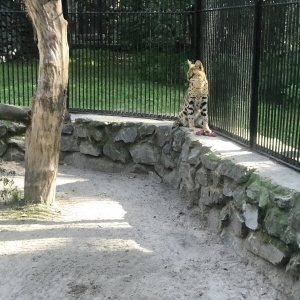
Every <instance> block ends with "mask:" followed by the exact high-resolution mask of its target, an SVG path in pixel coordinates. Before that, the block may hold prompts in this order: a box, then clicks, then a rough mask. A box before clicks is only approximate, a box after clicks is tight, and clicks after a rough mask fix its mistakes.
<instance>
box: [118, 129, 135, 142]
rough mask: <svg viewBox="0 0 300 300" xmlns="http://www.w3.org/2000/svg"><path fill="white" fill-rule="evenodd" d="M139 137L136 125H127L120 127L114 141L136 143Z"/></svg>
mask: <svg viewBox="0 0 300 300" xmlns="http://www.w3.org/2000/svg"><path fill="white" fill-rule="evenodd" d="M136 137H137V129H136V128H135V127H126V128H122V129H120V131H119V132H118V133H117V134H116V136H115V138H114V141H123V142H124V143H126V144H127V143H134V142H135V139H136Z"/></svg>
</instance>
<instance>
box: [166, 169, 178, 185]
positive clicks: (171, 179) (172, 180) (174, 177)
mask: <svg viewBox="0 0 300 300" xmlns="http://www.w3.org/2000/svg"><path fill="white" fill-rule="evenodd" d="M163 182H166V183H168V184H170V185H171V186H172V187H174V188H175V189H176V190H178V189H179V186H180V182H181V178H180V177H179V176H178V170H176V169H174V170H173V171H171V172H169V173H167V174H166V175H165V176H164V177H163Z"/></svg>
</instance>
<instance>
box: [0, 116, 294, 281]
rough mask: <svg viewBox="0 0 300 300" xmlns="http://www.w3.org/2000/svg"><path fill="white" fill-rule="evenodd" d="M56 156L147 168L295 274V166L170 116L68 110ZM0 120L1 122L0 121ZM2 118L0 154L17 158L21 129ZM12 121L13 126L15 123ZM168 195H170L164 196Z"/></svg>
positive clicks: (221, 227)
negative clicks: (197, 131)
mask: <svg viewBox="0 0 300 300" xmlns="http://www.w3.org/2000/svg"><path fill="white" fill-rule="evenodd" d="M72 119H73V120H74V122H73V123H72V124H68V125H65V127H64V129H63V131H62V145H61V163H67V164H73V165H77V166H78V167H87V168H94V169H98V170H101V171H106V172H123V171H125V172H136V173H149V174H150V176H151V178H154V179H155V181H157V182H165V183H167V184H170V185H171V186H173V187H174V188H176V189H179V190H180V192H181V193H182V194H183V195H184V196H185V197H184V198H185V201H186V205H187V206H188V207H192V206H194V205H198V206H200V207H201V208H203V209H204V210H205V211H208V213H207V216H208V222H209V223H211V224H214V227H215V231H216V232H218V233H220V234H221V235H222V234H224V232H226V234H227V233H228V232H230V233H231V235H232V236H233V237H236V238H237V239H238V240H240V241H242V242H241V243H242V245H243V248H245V249H247V250H248V251H250V252H251V253H253V254H255V255H257V256H260V257H261V258H263V259H265V260H267V261H269V262H270V263H271V264H273V265H275V266H281V267H282V266H284V267H286V268H287V271H288V272H290V273H291V274H292V275H296V276H300V270H299V268H298V265H300V252H299V248H300V221H299V220H300V184H299V182H300V176H299V175H300V174H299V173H298V172H296V171H293V170H290V169H288V168H287V167H285V166H282V165H279V164H277V163H275V162H273V161H271V160H270V159H268V158H266V157H264V156H262V155H259V154H257V153H253V152H251V151H249V150H248V149H246V148H243V147H241V146H239V145H237V144H235V143H233V142H231V141H228V140H226V139H225V138H222V137H206V136H200V137H199V136H197V135H195V133H194V132H192V131H190V130H188V129H187V128H180V129H176V130H172V126H171V125H172V122H171V121H161V120H148V119H138V118H124V117H115V116H112V117H111V116H99V115H85V114H84V115H75V114H73V115H72ZM0 123H1V122H0ZM16 126H17V125H16V124H8V123H2V124H0V128H2V129H1V131H0V132H2V135H1V136H0V154H1V156H2V157H3V158H4V159H7V160H18V159H19V160H22V159H24V140H23V139H24V138H23V136H24V130H23V129H22V130H21V129H20V130H19V129H16V128H15V127H16ZM17 128H18V127H17ZM170 200H171V199H170Z"/></svg>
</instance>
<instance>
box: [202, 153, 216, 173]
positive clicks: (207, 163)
mask: <svg viewBox="0 0 300 300" xmlns="http://www.w3.org/2000/svg"><path fill="white" fill-rule="evenodd" d="M202 150H203V149H201V153H202ZM201 161H202V164H203V165H204V167H205V168H207V169H209V170H215V169H216V168H217V167H218V165H219V163H220V159H219V158H218V157H217V156H216V155H214V154H213V153H212V152H207V153H205V154H204V155H201Z"/></svg>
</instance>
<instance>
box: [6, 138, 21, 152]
mask: <svg viewBox="0 0 300 300" xmlns="http://www.w3.org/2000/svg"><path fill="white" fill-rule="evenodd" d="M6 142H7V144H8V145H14V146H16V147H17V148H19V149H20V150H21V151H22V152H25V137H24V136H14V137H11V138H9V139H7V141H6Z"/></svg>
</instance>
